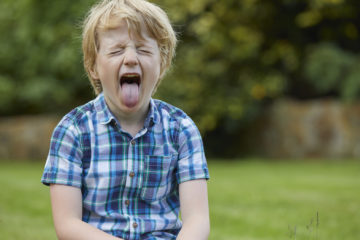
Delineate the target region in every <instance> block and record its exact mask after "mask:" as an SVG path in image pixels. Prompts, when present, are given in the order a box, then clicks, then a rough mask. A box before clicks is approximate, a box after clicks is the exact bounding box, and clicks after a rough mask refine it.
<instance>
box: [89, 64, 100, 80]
mask: <svg viewBox="0 0 360 240" xmlns="http://www.w3.org/2000/svg"><path fill="white" fill-rule="evenodd" d="M89 73H90V76H91V77H92V78H93V79H95V80H98V79H99V74H98V72H97V71H96V65H94V66H93V67H92V68H91V69H90V70H89Z"/></svg>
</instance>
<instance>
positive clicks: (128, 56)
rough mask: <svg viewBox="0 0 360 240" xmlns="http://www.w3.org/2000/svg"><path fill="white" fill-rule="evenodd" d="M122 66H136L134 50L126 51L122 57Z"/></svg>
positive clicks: (136, 60) (136, 59)
mask: <svg viewBox="0 0 360 240" xmlns="http://www.w3.org/2000/svg"><path fill="white" fill-rule="evenodd" d="M124 64H125V65H128V66H132V65H137V64H138V58H137V54H136V51H135V50H134V49H126V51H125V55H124Z"/></svg>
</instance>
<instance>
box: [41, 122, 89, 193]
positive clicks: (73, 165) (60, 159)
mask: <svg viewBox="0 0 360 240" xmlns="http://www.w3.org/2000/svg"><path fill="white" fill-rule="evenodd" d="M82 155H83V154H82V150H81V141H80V134H79V131H78V129H77V127H76V125H75V124H74V123H73V121H72V120H71V119H68V118H64V119H63V120H62V121H60V123H59V124H58V125H57V126H56V128H55V129H54V132H53V134H52V137H51V140H50V149H49V155H48V157H47V160H46V164H45V168H44V172H43V175H42V178H41V182H42V183H43V184H45V185H49V184H63V185H69V186H74V187H81V182H82V181H81V176H82V161H81V159H82Z"/></svg>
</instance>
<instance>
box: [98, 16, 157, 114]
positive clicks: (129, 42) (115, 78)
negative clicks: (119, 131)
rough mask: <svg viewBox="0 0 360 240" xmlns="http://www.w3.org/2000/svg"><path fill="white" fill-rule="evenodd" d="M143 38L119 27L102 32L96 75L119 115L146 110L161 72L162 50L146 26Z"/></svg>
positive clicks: (113, 110)
mask: <svg viewBox="0 0 360 240" xmlns="http://www.w3.org/2000/svg"><path fill="white" fill-rule="evenodd" d="M141 33H142V37H143V39H139V38H137V37H136V36H135V34H131V33H130V34H129V31H128V26H127V24H126V22H125V21H122V22H121V24H120V25H119V27H118V28H115V29H110V30H107V31H100V32H99V51H98V55H97V58H96V66H95V72H94V73H93V75H94V76H93V77H94V78H97V79H100V81H101V84H102V88H103V93H104V96H105V99H106V101H107V104H108V105H109V108H110V110H111V111H112V112H113V113H115V114H117V115H120V116H126V115H129V114H132V113H136V112H146V111H147V109H148V106H149V102H150V98H151V95H152V92H153V90H154V88H155V85H156V83H157V81H158V80H159V76H160V51H159V48H158V44H157V42H156V40H155V39H153V38H151V37H150V36H149V33H148V31H147V30H146V28H145V27H142V30H141Z"/></svg>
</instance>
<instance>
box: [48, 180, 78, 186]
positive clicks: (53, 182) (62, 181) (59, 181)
mask: <svg viewBox="0 0 360 240" xmlns="http://www.w3.org/2000/svg"><path fill="white" fill-rule="evenodd" d="M41 183H42V184H44V185H45V186H50V184H60V185H66V186H71V187H77V188H81V183H78V182H69V181H68V180H60V179H57V180H51V179H41Z"/></svg>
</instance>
